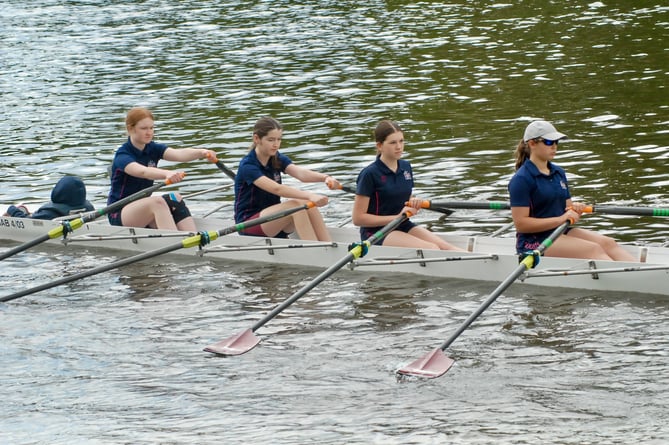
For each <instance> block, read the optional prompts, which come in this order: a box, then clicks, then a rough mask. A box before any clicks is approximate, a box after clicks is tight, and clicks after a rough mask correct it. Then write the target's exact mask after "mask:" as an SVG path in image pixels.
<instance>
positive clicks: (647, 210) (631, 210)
mask: <svg viewBox="0 0 669 445" xmlns="http://www.w3.org/2000/svg"><path fill="white" fill-rule="evenodd" d="M583 212H584V213H609V214H612V215H635V216H669V209H660V208H656V207H617V206H605V205H602V206H600V205H592V206H588V207H586V209H585V210H584V211H583Z"/></svg>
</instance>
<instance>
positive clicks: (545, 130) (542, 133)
mask: <svg viewBox="0 0 669 445" xmlns="http://www.w3.org/2000/svg"><path fill="white" fill-rule="evenodd" d="M566 137H567V135H566V134H563V133H560V132H559V131H557V130H556V129H555V127H554V126H553V125H552V124H551V123H550V122H546V121H534V122H532V123H531V124H530V125H528V126H527V128H526V129H525V135H524V136H523V140H524V141H525V142H527V141H529V140H530V139H536V138H544V139H549V140H551V141H558V140H560V139H565V138H566Z"/></svg>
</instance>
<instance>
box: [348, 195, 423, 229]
mask: <svg viewBox="0 0 669 445" xmlns="http://www.w3.org/2000/svg"><path fill="white" fill-rule="evenodd" d="M368 207H369V196H363V195H355V200H354V201H353V214H352V219H353V224H355V225H356V226H359V227H380V226H385V225H386V224H388V223H389V222H391V221H393V220H394V219H395V218H397V217H398V216H400V215H401V214H402V213H406V212H407V211H408V212H410V214H411V215H415V214H416V213H418V209H417V208H414V207H411V206H404V208H403V209H402V212H401V213H398V214H397V215H372V214H371V213H367V208H368Z"/></svg>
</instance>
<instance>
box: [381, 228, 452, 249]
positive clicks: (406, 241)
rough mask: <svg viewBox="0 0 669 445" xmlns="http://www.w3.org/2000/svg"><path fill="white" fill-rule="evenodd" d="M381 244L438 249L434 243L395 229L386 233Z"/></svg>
mask: <svg viewBox="0 0 669 445" xmlns="http://www.w3.org/2000/svg"><path fill="white" fill-rule="evenodd" d="M383 245H384V246H395V247H413V248H416V249H434V250H438V249H439V246H437V244H435V243H431V242H429V241H425V240H422V239H420V238H418V237H415V236H413V235H411V234H409V233H405V232H400V231H397V230H394V231H392V232H390V233H389V234H388V235H386V238H385V239H384V240H383Z"/></svg>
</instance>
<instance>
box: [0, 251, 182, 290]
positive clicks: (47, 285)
mask: <svg viewBox="0 0 669 445" xmlns="http://www.w3.org/2000/svg"><path fill="white" fill-rule="evenodd" d="M181 247H183V243H182V242H180V243H178V244H173V245H171V246H167V247H163V248H161V249H156V250H152V251H150V252H145V253H141V254H139V255H135V256H131V257H129V258H124V259H122V260H119V261H115V262H113V263H109V264H106V265H104V266H100V267H96V268H93V269H90V270H87V271H85V272H80V273H77V274H74V275H69V276H67V277H63V278H60V279H58V280H55V281H50V282H48V283H45V284H42V285H39V286H35V287H31V288H30V289H24V290H22V291H20V292H15V293H13V294H11V295H7V296H5V297H1V298H0V301H2V302H4V301H11V300H15V299H17V298H19V297H24V296H26V295H30V294H34V293H36V292H40V291H43V290H46V289H51V288H53V287H56V286H60V285H62V284H67V283H71V282H72V281H76V280H79V279H82V278H86V277H90V276H92V275H96V274H99V273H103V272H107V271H109V270H112V269H116V268H119V267H123V266H125V265H128V264H132V263H136V262H137V261H142V260H146V259H149V258H153V257H156V256H158V255H162V254H164V253H168V252H172V251H174V250H177V249H180V248H181Z"/></svg>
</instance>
